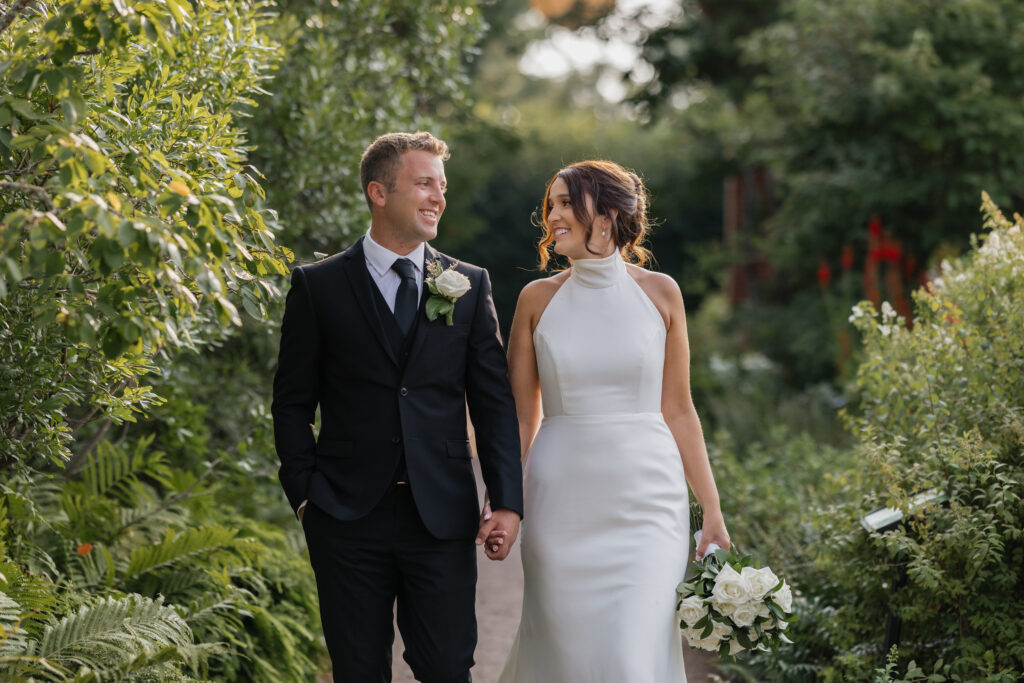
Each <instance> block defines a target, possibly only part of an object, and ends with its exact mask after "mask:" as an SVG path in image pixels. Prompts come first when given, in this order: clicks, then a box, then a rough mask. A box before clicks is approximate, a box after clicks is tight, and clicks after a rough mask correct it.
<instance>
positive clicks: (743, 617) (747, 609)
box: [732, 602, 763, 627]
mask: <svg viewBox="0 0 1024 683" xmlns="http://www.w3.org/2000/svg"><path fill="white" fill-rule="evenodd" d="M761 604H763V603H757V602H745V603H743V604H742V605H736V609H734V610H733V611H732V620H733V621H734V622H735V623H736V625H737V626H743V627H747V626H753V625H754V619H756V618H757V613H758V611H759V610H760V607H761Z"/></svg>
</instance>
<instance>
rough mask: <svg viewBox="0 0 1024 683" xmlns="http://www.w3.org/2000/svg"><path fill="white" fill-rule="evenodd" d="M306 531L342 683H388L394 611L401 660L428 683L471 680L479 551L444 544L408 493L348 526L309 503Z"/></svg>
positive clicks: (387, 498)
mask: <svg viewBox="0 0 1024 683" xmlns="http://www.w3.org/2000/svg"><path fill="white" fill-rule="evenodd" d="M302 525H303V529H304V530H305V534H306V543H307V545H308V547H309V555H310V560H311V564H312V565H313V568H314V571H315V572H316V582H317V591H318V592H319V597H320V618H321V621H322V623H323V629H324V636H325V638H326V640H327V649H328V651H329V652H330V655H331V662H332V664H333V667H334V680H335V681H336V682H337V683H377V682H383V683H386V682H389V681H391V649H392V646H393V644H394V638H395V634H394V627H393V622H394V607H395V602H396V600H397V602H398V628H399V629H400V630H401V632H402V639H403V641H404V643H405V648H406V649H405V655H404V657H405V660H406V661H407V662H408V663H409V667H410V668H411V669H412V671H413V674H414V675H415V676H416V680H418V681H423V682H424V683H467V682H468V681H471V680H472V678H471V676H470V673H469V669H470V668H471V667H472V666H473V651H474V649H475V648H476V639H477V630H476V615H475V611H474V605H475V598H476V577H477V573H476V572H477V569H476V545H475V544H474V542H473V539H472V538H469V539H456V540H439V539H437V538H435V537H434V536H432V535H431V534H430V532H429V531H427V528H426V527H425V526H424V524H423V520H422V519H421V518H420V515H419V513H418V512H417V510H416V505H415V503H414V502H413V498H412V492H411V490H410V488H409V486H407V485H401V484H395V485H393V486H392V487H391V488H390V489H389V490H388V491H387V492H386V493H385V494H384V497H383V498H382V499H381V500H380V502H379V503H378V504H377V505H376V507H374V509H373V510H372V511H370V513H369V514H368V515H366V516H365V517H362V518H360V519H356V520H350V521H342V520H338V519H335V518H334V517H332V516H330V515H328V514H327V513H326V512H324V511H323V510H322V509H320V508H318V507H317V506H316V505H315V504H313V503H310V504H309V505H308V506H307V507H306V510H305V512H304V514H303V519H302Z"/></svg>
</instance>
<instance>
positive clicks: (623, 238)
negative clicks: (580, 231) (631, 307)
mask: <svg viewBox="0 0 1024 683" xmlns="http://www.w3.org/2000/svg"><path fill="white" fill-rule="evenodd" d="M558 178H561V179H562V180H563V181H565V184H566V185H567V186H568V188H569V201H570V202H571V203H572V213H573V215H574V216H575V217H576V220H578V221H579V222H580V223H582V224H583V225H584V226H585V227H586V230H587V233H586V237H585V240H584V244H585V245H586V248H587V251H589V252H590V253H592V254H597V252H595V251H592V250H591V249H590V237H591V235H592V234H593V231H594V219H595V218H596V217H597V216H608V218H612V211H615V212H616V215H615V218H614V220H612V228H611V229H612V241H613V242H614V243H615V248H616V249H618V250H619V252H620V253H622V256H623V258H625V259H626V260H627V261H630V262H632V263H636V264H638V265H641V266H642V265H644V264H646V263H648V262H649V261H650V260H651V252H650V251H648V250H647V249H645V248H644V247H643V241H644V239H645V238H646V236H647V230H648V229H649V227H650V224H649V223H648V219H647V204H648V196H647V189H646V188H645V187H644V183H643V181H642V180H640V177H639V176H638V175H637V174H636V173H633V172H632V171H629V170H627V169H625V168H623V167H622V166H619V165H618V164H616V163H615V162H613V161H604V160H591V161H580V162H577V163H575V164H571V165H569V166H566V167H565V168H563V169H562V170H561V171H559V172H558V173H556V174H555V175H554V176H552V178H551V180H549V181H548V186H547V188H545V190H544V205H543V209H541V227H543V228H544V236H543V237H542V238H541V240H540V243H539V244H538V245H537V251H538V253H539V254H540V267H541V269H542V270H543V269H545V268H547V266H548V261H550V260H551V245H552V244H553V243H554V241H555V231H554V230H552V229H551V226H550V225H549V224H548V213H549V212H550V210H551V207H550V204H549V202H550V199H551V198H550V195H551V185H552V184H554V182H555V180H557V179H558ZM588 196H589V197H590V198H591V200H592V201H593V203H594V204H593V205H594V215H591V214H590V212H589V211H588V209H587V200H586V198H587V197H588Z"/></svg>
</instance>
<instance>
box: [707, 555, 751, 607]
mask: <svg viewBox="0 0 1024 683" xmlns="http://www.w3.org/2000/svg"><path fill="white" fill-rule="evenodd" d="M711 595H712V597H714V599H715V602H717V603H718V604H721V605H725V604H732V605H740V604H742V603H744V602H747V601H748V600H750V583H749V582H748V581H747V579H746V578H744V577H743V576H741V575H740V573H739V572H737V571H736V570H735V569H733V568H732V567H730V566H729V565H725V566H724V567H722V570H721V571H720V572H718V576H716V577H715V587H714V588H713V589H712V591H711Z"/></svg>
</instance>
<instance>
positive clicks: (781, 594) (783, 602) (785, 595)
mask: <svg viewBox="0 0 1024 683" xmlns="http://www.w3.org/2000/svg"><path fill="white" fill-rule="evenodd" d="M771 598H772V599H773V600H775V603H776V604H777V605H778V606H779V607H781V608H782V611H783V612H785V613H786V614H789V613H790V612H792V611H793V591H792V589H790V587H789V584H788V583H784V584H782V588H780V589H779V590H777V591H775V592H774V593H772V594H771Z"/></svg>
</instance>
